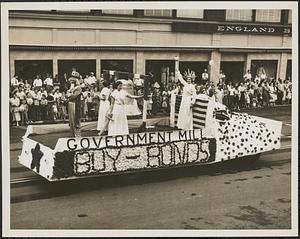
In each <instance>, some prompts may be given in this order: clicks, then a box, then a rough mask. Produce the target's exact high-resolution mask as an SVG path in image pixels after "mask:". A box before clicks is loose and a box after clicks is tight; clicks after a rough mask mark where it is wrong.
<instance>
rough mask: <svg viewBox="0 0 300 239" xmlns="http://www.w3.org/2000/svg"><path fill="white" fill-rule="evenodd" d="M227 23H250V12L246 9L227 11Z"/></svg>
mask: <svg viewBox="0 0 300 239" xmlns="http://www.w3.org/2000/svg"><path fill="white" fill-rule="evenodd" d="M226 20H227V21H252V10H251V9H250V10H247V9H227V10H226Z"/></svg>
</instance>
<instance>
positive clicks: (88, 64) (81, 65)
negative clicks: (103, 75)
mask: <svg viewBox="0 0 300 239" xmlns="http://www.w3.org/2000/svg"><path fill="white" fill-rule="evenodd" d="M57 63H58V74H59V76H60V77H62V76H63V75H64V73H67V76H70V74H71V72H72V68H73V67H75V68H76V70H77V72H78V73H79V74H80V75H81V76H82V77H83V78H84V77H85V76H86V75H89V74H90V73H91V72H93V73H94V75H96V60H58V61H57Z"/></svg>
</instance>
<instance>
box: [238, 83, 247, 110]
mask: <svg viewBox="0 0 300 239" xmlns="http://www.w3.org/2000/svg"><path fill="white" fill-rule="evenodd" d="M238 91H239V94H240V97H239V101H238V102H239V107H240V108H244V107H245V106H246V97H245V91H246V88H245V85H244V83H243V82H241V83H240V85H239V87H238Z"/></svg>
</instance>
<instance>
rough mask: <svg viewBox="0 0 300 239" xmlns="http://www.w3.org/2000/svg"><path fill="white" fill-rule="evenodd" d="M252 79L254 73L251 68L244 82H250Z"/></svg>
mask: <svg viewBox="0 0 300 239" xmlns="http://www.w3.org/2000/svg"><path fill="white" fill-rule="evenodd" d="M251 80H252V75H251V72H250V70H247V73H246V74H245V75H244V82H249V81H251Z"/></svg>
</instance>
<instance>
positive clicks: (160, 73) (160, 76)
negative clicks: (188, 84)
mask: <svg viewBox="0 0 300 239" xmlns="http://www.w3.org/2000/svg"><path fill="white" fill-rule="evenodd" d="M174 70H175V61H174V60H146V74H147V75H149V73H150V72H151V73H152V74H153V79H152V83H154V82H158V84H159V85H160V89H161V90H162V89H166V88H167V87H168V85H170V82H171V81H173V78H174V77H173V76H174Z"/></svg>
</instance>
